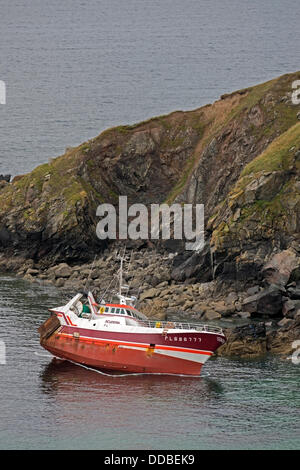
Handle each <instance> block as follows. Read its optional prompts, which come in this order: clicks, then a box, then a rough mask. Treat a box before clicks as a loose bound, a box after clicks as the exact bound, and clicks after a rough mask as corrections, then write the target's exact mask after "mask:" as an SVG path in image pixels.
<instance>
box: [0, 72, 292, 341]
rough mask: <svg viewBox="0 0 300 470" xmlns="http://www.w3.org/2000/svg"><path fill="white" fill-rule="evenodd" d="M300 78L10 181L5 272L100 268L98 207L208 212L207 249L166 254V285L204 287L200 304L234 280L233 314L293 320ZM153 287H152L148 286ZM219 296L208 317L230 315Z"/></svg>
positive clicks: (141, 127) (4, 198) (119, 134)
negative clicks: (209, 289)
mask: <svg viewBox="0 0 300 470" xmlns="http://www.w3.org/2000/svg"><path fill="white" fill-rule="evenodd" d="M299 79H300V72H296V73H293V74H287V75H283V76H281V77H279V78H275V79H274V80H271V81H269V82H266V83H263V84H260V85H256V86H252V87H249V88H246V89H243V90H239V91H236V92H233V93H230V94H228V95H223V96H222V97H221V98H220V100H218V101H216V102H215V103H213V104H211V105H206V106H203V107H201V108H199V109H196V110H194V111H188V112H183V111H176V112H173V113H171V114H169V115H167V116H159V117H155V118H153V119H150V120H148V121H145V122H141V123H138V124H136V125H131V126H119V127H116V128H112V129H108V130H106V131H105V132H102V133H101V134H100V135H99V136H98V137H96V138H94V139H91V140H90V141H88V142H85V143H83V144H82V145H80V146H79V147H76V148H69V149H67V150H66V153H65V154H64V155H62V156H60V157H58V158H55V159H52V160H50V161H49V162H48V163H45V164H44V165H41V166H39V167H37V168H36V169H35V170H33V171H32V172H31V173H29V174H26V175H21V176H16V177H14V179H13V180H12V182H11V183H10V182H9V180H7V179H3V180H2V181H0V253H1V255H0V258H1V256H2V258H1V259H2V268H4V267H6V268H7V267H8V268H12V267H14V266H17V267H18V268H19V267H20V264H21V263H24V259H25V260H26V259H27V260H29V262H28V263H29V264H28V263H27V264H26V263H25V265H23V267H22V270H21V272H23V273H26V269H27V270H28V269H29V270H31V273H29V272H28V275H29V276H31V277H32V275H36V273H34V270H35V269H36V268H38V269H41V268H42V269H48V268H49V267H50V266H53V265H56V264H57V263H59V262H68V263H69V264H70V265H71V266H72V265H73V266H74V265H75V264H76V265H79V264H80V263H81V264H82V263H84V262H88V261H89V260H92V259H93V258H94V256H95V253H101V252H102V251H103V250H105V249H106V248H107V245H106V244H105V243H104V242H101V241H100V240H99V239H98V238H97V236H96V224H97V222H98V220H97V218H96V208H97V206H98V205H99V204H101V203H103V202H110V203H112V204H117V202H118V196H119V195H127V196H128V199H129V201H128V202H129V204H131V203H134V202H135V203H137V202H142V203H146V204H150V203H162V202H168V203H172V202H179V203H195V204H196V203H201V204H204V207H205V228H206V245H205V247H204V249H203V250H202V251H201V252H199V253H198V252H192V253H191V252H186V251H184V248H183V245H181V244H180V243H177V242H176V243H175V242H174V243H173V244H169V245H168V246H167V245H166V246H165V247H164V248H168V250H170V249H173V252H174V254H172V257H169V258H168V257H166V258H165V259H167V260H168V261H167V263H166V269H167V271H168V275H167V278H164V280H163V281H162V282H163V283H164V282H166V283H167V285H168V286H169V287H171V286H173V287H174V285H177V286H178V285H179V284H180V283H185V285H193V286H197V287H196V288H195V289H194V290H193V295H194V293H195V292H198V291H199V289H200V291H201V292H202V287H201V285H202V283H211V282H212V283H218V282H221V283H223V284H222V285H224V283H225V284H226V283H227V290H226V289H225V291H226V296H227V295H228V292H229V295H230V289H231V290H235V291H239V292H242V293H243V295H241V296H239V298H237V299H235V301H234V302H233V303H232V302H229V304H230V307H229V310H231V313H234V312H240V313H241V315H242V314H244V315H245V316H247V315H250V316H253V315H255V314H256V315H267V316H271V317H273V316H275V317H276V316H279V317H280V318H282V316H284V317H285V318H284V319H286V320H291V319H293V318H294V317H295V316H296V314H297V309H298V306H297V305H298V304H297V305H296V303H297V302H298V300H299V280H300V267H299V266H300V263H299V259H300V258H299V257H300V248H299V228H300V181H299V173H300V122H299V120H300V106H299V105H295V104H293V102H292V99H291V97H292V91H293V88H292V84H293V82H294V81H295V80H299ZM156 246H157V245H154V246H153V247H154V248H155V247H156ZM160 248H161V247H160ZM106 253H107V251H106ZM106 256H107V254H106ZM1 259H0V261H1ZM24 266H25V268H24ZM77 267H78V266H77ZM50 269H51V268H50ZM77 271H78V272H79V271H80V270H79V269H77ZM77 271H76V272H77ZM45 272H46V271H45ZM44 276H45V277H47V275H46V274H44ZM69 276H71V272H70V273H69ZM50 277H51V276H50ZM75 277H76V276H75ZM59 279H63V278H58V277H54V280H57V281H59ZM59 282H60V283H64V281H59ZM152 284H153V283H152V281H151V280H150V279H149V282H145V284H144V288H146V289H147V288H148V289H150V288H152V289H153V288H155V286H153V285H152ZM204 285H208V284H204ZM233 285H234V288H233V287H232V286H233ZM161 289H162V290H164V289H165V290H166V286H165V285H163V286H162V288H161ZM251 289H254V290H251ZM167 290H168V289H167ZM171 290H172V289H171ZM225 291H224V292H225ZM179 292H181V296H182V291H180V289H179ZM186 292H187V291H186ZM217 292H218V289H217V290H216V289H215V288H214V289H213V293H212V297H211V302H210V308H209V309H207V308H206V309H205V308H204V307H205V305H204V306H203V299H202V300H201V299H200V300H201V302H202V306H203V309H202V313H203V312H204V315H206V318H208V317H209V313H208V312H212V317H213V313H215V314H216V313H217V315H220V316H223V315H224V316H225V317H226V316H228V311H229V310H228V305H227V303H226V302H224V301H223V300H224V299H223V300H222V299H217V300H218V301H219V304H218V305H217V304H216V305H214V302H213V301H214V300H215V301H216V297H217V295H216V294H217ZM152 293H153V292H152ZM171 293H172V292H171ZM169 294H170V292H169ZM169 294H168V295H169ZM201 295H202V294H201ZM152 297H154V298H155V294H153V296H152ZM158 297H161V293H159V295H158ZM204 298H206V300H207V293H206V294H204ZM145 300H146V299H145ZM191 301H194V304H193V305H192V304H191ZM198 301H199V299H198V300H197V299H196V298H195V297H192V298H191V297H189V298H187V299H185V308H184V309H183V310H184V311H187V312H190V313H191V312H193V311H194V312H195V311H197V308H196V307H195V304H197V302H198ZM189 302H190V304H188V303H189ZM201 302H200V303H201ZM220 302H221V303H220ZM222 302H223V303H222ZM288 302H290V304H288ZM291 302H292V303H294V304H293V306H291ZM295 302H296V303H295ZM217 303H218V302H217ZM232 304H235V305H232ZM182 306H183V304H182ZM157 307H158V308H160V304H159V302H158V304H157ZM161 307H162V305H161ZM174 307H176V305H174ZM299 307H300V306H299ZM200 310H201V308H200ZM288 323H289V322H287V323H285V326H286V327H287V326H288ZM275 343H276V341H275Z"/></svg>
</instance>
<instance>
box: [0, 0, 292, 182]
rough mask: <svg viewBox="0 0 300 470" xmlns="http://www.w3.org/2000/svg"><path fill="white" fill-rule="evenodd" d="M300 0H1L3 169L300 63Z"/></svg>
mask: <svg viewBox="0 0 300 470" xmlns="http://www.w3.org/2000/svg"><path fill="white" fill-rule="evenodd" d="M299 14H300V3H299V1H298V0H285V1H282V0H264V1H261V0H252V1H251V2H249V1H247V0H152V1H149V0H126V1H123V0H64V1H63V2H62V1H61V0H51V1H49V2H45V1H44V0H30V1H27V0H10V1H6V0H0V80H3V81H4V82H5V83H6V88H7V98H6V105H0V144H1V146H0V173H12V174H13V175H15V174H22V173H25V172H28V171H30V170H32V169H33V168H34V167H35V166H36V165H38V164H41V163H44V162H47V161H48V159H49V158H51V157H55V156H58V155H60V154H62V153H64V151H65V148H66V147H69V146H76V145H78V144H80V143H81V142H83V141H85V140H87V139H90V138H92V137H95V136H96V135H98V134H99V133H100V132H101V131H102V130H104V129H106V128H108V127H111V126H114V125H120V124H131V123H134V122H138V121H140V120H145V119H147V118H149V117H152V116H156V115H161V114H165V113H168V112H171V111H174V110H176V109H182V110H188V109H194V108H197V107H200V106H201V105H204V104H207V103H211V102H213V101H215V100H216V99H218V98H219V96H220V95H221V94H223V93H228V92H230V91H234V90H237V89H240V88H243V87H247V86H250V85H255V84H257V83H261V82H263V81H266V80H269V79H272V78H274V77H277V76H279V75H282V74H284V73H288V72H294V71H297V70H298V69H299V63H300V60H299V59H300V57H299Z"/></svg>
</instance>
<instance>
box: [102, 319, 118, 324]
mask: <svg viewBox="0 0 300 470" xmlns="http://www.w3.org/2000/svg"><path fill="white" fill-rule="evenodd" d="M106 323H109V324H111V323H114V324H115V325H120V322H119V321H113V320H105V324H106Z"/></svg>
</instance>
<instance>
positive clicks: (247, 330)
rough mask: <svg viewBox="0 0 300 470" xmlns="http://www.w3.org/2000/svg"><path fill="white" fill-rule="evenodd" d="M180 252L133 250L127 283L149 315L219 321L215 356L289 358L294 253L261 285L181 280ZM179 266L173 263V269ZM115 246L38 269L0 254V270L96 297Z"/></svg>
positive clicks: (293, 336) (298, 286) (296, 296)
mask: <svg viewBox="0 0 300 470" xmlns="http://www.w3.org/2000/svg"><path fill="white" fill-rule="evenodd" d="M175 259H176V255H175V254H172V253H168V252H166V251H165V252H163V251H161V252H158V251H157V250H153V249H152V250H150V249H148V248H144V249H140V250H131V251H130V263H129V264H128V268H127V269H125V272H124V281H125V282H126V283H127V285H129V287H130V291H131V293H133V294H136V295H138V297H139V304H138V307H139V308H140V309H141V311H143V312H144V313H146V314H147V316H149V318H153V319H160V320H173V321H174V320H177V321H191V322H200V323H203V322H206V323H207V322H208V323H210V322H212V323H213V324H217V325H221V326H222V327H223V328H224V330H225V334H226V336H227V343H226V344H225V345H224V346H222V347H221V348H219V350H218V351H217V355H222V356H229V357H230V356H232V357H233V356H239V357H257V356H261V355H264V354H266V353H272V354H279V355H281V356H282V357H284V358H287V357H290V356H291V354H292V353H293V347H292V345H293V342H294V341H295V340H297V339H299V338H300V283H299V273H300V267H299V264H298V261H297V259H298V258H297V257H296V256H295V255H294V253H293V252H292V251H289V250H285V251H284V252H280V253H278V254H277V255H275V256H274V257H273V258H272V259H271V260H270V261H269V262H268V263H267V264H266V266H265V268H264V270H263V273H262V275H263V278H262V281H261V283H260V285H258V284H256V285H252V286H251V287H249V286H248V287H247V283H244V284H242V283H241V282H236V283H234V282H224V281H222V280H220V279H216V280H212V281H210V282H204V283H203V282H202V283H201V282H193V281H192V282H191V281H189V280H186V281H185V282H178V281H176V280H175V279H174V277H175V278H176V262H175ZM174 264H175V267H174ZM118 268H119V264H118V260H117V258H116V250H109V249H107V250H105V251H104V253H102V254H101V255H99V257H97V258H96V259H95V260H94V261H93V262H92V263H85V264H80V265H73V266H71V265H69V264H67V263H59V264H58V265H54V266H49V267H45V266H41V264H40V263H35V262H34V261H33V260H32V259H26V260H24V259H22V258H10V259H6V258H5V257H4V256H3V255H2V256H0V270H1V271H2V272H4V271H6V272H7V271H8V272H14V273H15V274H16V275H17V276H19V277H22V278H23V279H25V280H27V281H29V282H38V283H42V284H51V285H54V286H56V287H57V288H59V289H62V290H63V291H64V292H68V293H74V292H76V291H83V290H85V289H91V290H92V291H93V292H94V293H95V295H96V296H97V297H98V298H99V297H101V296H102V295H103V293H104V292H105V291H106V290H107V289H108V290H112V289H114V288H116V287H117V285H116V276H115V275H116V272H117V270H118Z"/></svg>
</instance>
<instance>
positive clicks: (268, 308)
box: [243, 285, 283, 317]
mask: <svg viewBox="0 0 300 470" xmlns="http://www.w3.org/2000/svg"><path fill="white" fill-rule="evenodd" d="M282 295H283V290H282V289H280V288H279V287H277V286H275V285H271V286H269V287H268V288H267V289H264V290H263V291H261V292H259V293H258V294H255V295H251V296H250V297H247V298H246V299H244V301H243V310H244V311H246V312H249V313H251V314H252V315H254V314H258V315H267V316H271V317H273V316H281V315H282V306H283V299H282Z"/></svg>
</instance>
